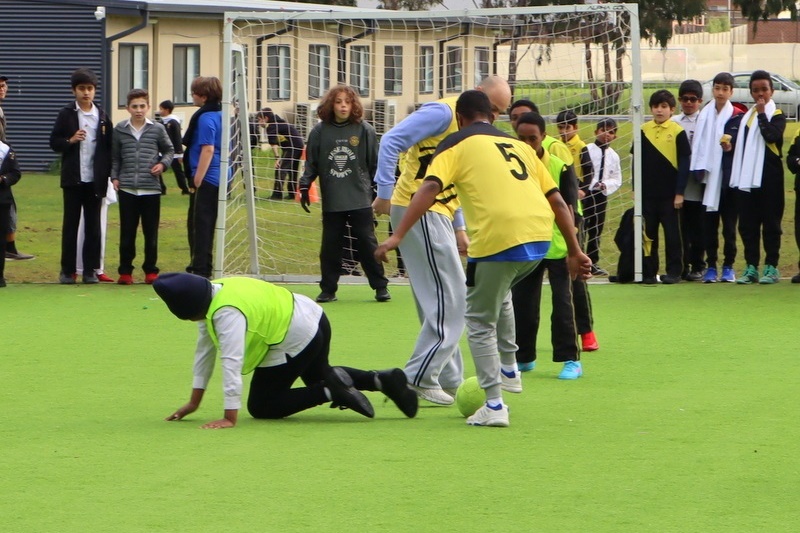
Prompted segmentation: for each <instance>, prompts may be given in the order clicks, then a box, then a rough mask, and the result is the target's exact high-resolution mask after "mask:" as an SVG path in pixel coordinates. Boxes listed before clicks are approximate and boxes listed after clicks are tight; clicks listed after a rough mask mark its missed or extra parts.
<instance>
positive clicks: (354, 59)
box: [350, 45, 370, 97]
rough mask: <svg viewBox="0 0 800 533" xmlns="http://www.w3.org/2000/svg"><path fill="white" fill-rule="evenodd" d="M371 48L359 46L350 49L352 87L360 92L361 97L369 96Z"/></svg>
mask: <svg viewBox="0 0 800 533" xmlns="http://www.w3.org/2000/svg"><path fill="white" fill-rule="evenodd" d="M369 52H370V50H369V46H366V45H358V46H351V47H350V85H352V86H353V88H355V89H356V90H357V91H358V94H359V95H360V96H365V97H368V96H369V88H370V87H369V81H370V76H369V70H370V57H369Z"/></svg>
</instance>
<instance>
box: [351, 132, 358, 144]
mask: <svg viewBox="0 0 800 533" xmlns="http://www.w3.org/2000/svg"><path fill="white" fill-rule="evenodd" d="M358 143H359V140H358V136H357V135H353V136H352V137H350V146H358Z"/></svg>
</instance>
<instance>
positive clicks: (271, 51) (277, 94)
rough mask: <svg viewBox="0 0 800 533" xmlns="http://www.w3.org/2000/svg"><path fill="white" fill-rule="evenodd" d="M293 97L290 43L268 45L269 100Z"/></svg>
mask: <svg viewBox="0 0 800 533" xmlns="http://www.w3.org/2000/svg"><path fill="white" fill-rule="evenodd" d="M291 97H292V48H291V46H289V45H288V44H270V45H268V46H267V100H268V101H271V102H275V101H281V100H289V99H291Z"/></svg>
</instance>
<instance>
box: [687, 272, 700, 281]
mask: <svg viewBox="0 0 800 533" xmlns="http://www.w3.org/2000/svg"><path fill="white" fill-rule="evenodd" d="M683 279H685V280H686V281H703V272H701V271H694V272H689V273H688V274H686V277H685V278H683Z"/></svg>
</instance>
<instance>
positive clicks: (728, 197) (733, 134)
mask: <svg viewBox="0 0 800 533" xmlns="http://www.w3.org/2000/svg"><path fill="white" fill-rule="evenodd" d="M733 84H734V80H733V76H731V75H730V74H729V73H727V72H720V73H719V74H717V75H716V76H714V80H713V85H712V89H711V91H712V97H713V98H714V101H713V104H712V103H710V102H709V103H708V104H707V105H706V106H705V107H704V108H703V110H702V111H700V116H699V117H698V118H697V128H696V129H695V132H694V137H693V138H692V160H691V165H690V170H691V172H692V174H693V176H694V178H695V181H697V182H702V183H703V184H705V185H704V193H703V206H704V207H705V213H704V215H703V216H704V220H703V232H704V234H705V252H706V264H707V266H706V272H705V274H704V275H703V283H716V281H717V277H718V274H719V281H722V282H728V283H733V282H734V281H736V274H735V272H734V270H733V264H734V261H736V219H737V217H738V211H737V206H736V194H737V191H735V190H733V189H731V188H730V180H731V165H732V162H733V148H734V147H735V146H736V140H737V135H738V131H739V124H740V122H741V120H742V115H743V114H744V111H746V108H745V110H744V111H743V110H742V109H740V108H738V107H736V105H734V104H731V102H730V99H731V96H733ZM689 181H690V182H691V181H692V180H691V179H690V180H689ZM720 221H722V239H723V259H722V272H721V274H720V273H719V272H718V270H717V268H718V263H717V260H718V257H719V255H718V252H719V227H720Z"/></svg>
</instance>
